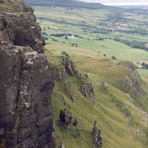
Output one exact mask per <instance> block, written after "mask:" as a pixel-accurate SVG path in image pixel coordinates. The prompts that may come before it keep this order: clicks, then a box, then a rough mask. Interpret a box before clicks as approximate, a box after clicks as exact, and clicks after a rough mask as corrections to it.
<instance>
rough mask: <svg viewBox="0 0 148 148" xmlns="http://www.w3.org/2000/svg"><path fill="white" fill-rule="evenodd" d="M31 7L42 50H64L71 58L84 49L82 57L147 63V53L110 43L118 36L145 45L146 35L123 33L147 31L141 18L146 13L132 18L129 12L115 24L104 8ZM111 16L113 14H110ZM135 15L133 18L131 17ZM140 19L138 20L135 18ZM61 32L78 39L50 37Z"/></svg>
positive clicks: (56, 51)
mask: <svg viewBox="0 0 148 148" xmlns="http://www.w3.org/2000/svg"><path fill="white" fill-rule="evenodd" d="M34 8H35V10H36V11H35V14H36V16H37V18H38V23H39V24H40V25H41V27H42V32H43V34H45V37H46V43H47V46H46V47H47V48H51V50H52V52H54V53H55V54H60V53H61V51H66V52H68V53H69V54H72V55H78V54H82V55H84V52H85V50H86V53H85V55H91V56H101V57H102V56H104V54H105V55H106V56H107V57H108V58H110V57H112V56H115V57H116V58H117V60H130V61H132V62H133V63H134V64H135V65H136V66H137V67H139V68H141V66H140V64H141V63H142V62H145V63H148V52H147V51H145V50H143V49H136V48H132V47H130V46H128V45H126V44H124V43H120V42H117V41H115V40H114V38H116V37H118V38H122V39H124V40H129V41H138V42H139V41H140V42H145V43H146V42H147V40H148V35H147V34H145V35H142V33H143V32H142V31H141V32H140V31H139V33H130V34H128V33H125V32H123V31H127V30H129V31H133V30H142V29H143V30H146V32H147V28H146V25H144V21H145V22H147V17H145V16H146V14H144V13H143V14H142V15H141V14H140V16H139V15H138V14H134V15H133V13H123V16H124V17H123V18H122V19H121V18H120V19H119V20H118V21H117V20H115V14H114V13H115V12H110V11H109V10H108V9H95V10H91V9H84V8H81V9H80V8H75V9H74V8H62V7H42V6H40V7H37V6H36V7H34ZM111 13H113V14H112V15H111ZM136 15H137V17H135V16H136ZM110 16H112V18H114V19H113V20H112V21H110V20H108V19H109V17H110ZM127 16H128V19H129V18H130V17H131V16H134V17H131V18H130V19H131V20H130V19H129V20H128V21H127V20H126V24H125V22H124V21H125V18H127ZM141 17H142V18H143V19H142V20H141V19H138V18H141ZM137 19H138V20H137ZM115 24H117V25H115ZM118 24H120V25H118ZM126 25H127V26H126ZM110 29H111V30H110ZM102 30H103V31H104V32H103V31H102ZM106 30H108V31H106ZM97 31H98V32H97ZM100 31H102V32H100ZM62 33H67V34H68V33H70V34H72V35H79V38H78V39H75V38H74V39H65V37H55V36H52V34H62ZM76 44H77V47H76ZM72 46H73V47H72ZM65 47H66V48H65ZM63 48H65V49H63ZM77 51H78V53H77ZM89 51H90V52H91V54H90V53H89ZM98 52H99V53H98ZM137 63H140V64H137Z"/></svg>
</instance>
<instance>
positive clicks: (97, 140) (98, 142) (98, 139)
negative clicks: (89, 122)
mask: <svg viewBox="0 0 148 148" xmlns="http://www.w3.org/2000/svg"><path fill="white" fill-rule="evenodd" d="M91 134H92V135H93V137H94V147H95V148H101V147H102V142H103V138H102V136H101V130H100V129H98V124H97V121H95V122H94V127H93V130H92V133H91Z"/></svg>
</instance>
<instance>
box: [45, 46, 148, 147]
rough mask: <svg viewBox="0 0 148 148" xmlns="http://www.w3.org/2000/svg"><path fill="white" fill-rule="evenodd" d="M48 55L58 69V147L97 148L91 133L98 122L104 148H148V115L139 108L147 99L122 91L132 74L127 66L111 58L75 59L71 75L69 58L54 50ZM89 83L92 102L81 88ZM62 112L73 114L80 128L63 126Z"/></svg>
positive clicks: (54, 96) (55, 94) (56, 112)
mask: <svg viewBox="0 0 148 148" xmlns="http://www.w3.org/2000/svg"><path fill="white" fill-rule="evenodd" d="M45 53H46V55H47V58H48V60H49V61H50V62H51V63H52V64H53V65H54V68H55V79H56V85H55V87H54V93H53V96H52V98H53V107H54V123H55V138H56V147H59V146H61V145H62V143H63V142H64V144H65V147H70V148H80V147H81V148H90V147H93V137H92V135H91V131H92V128H93V123H94V121H95V120H96V121H97V122H98V125H99V128H100V129H101V131H102V137H103V148H106V147H116V148H141V147H142V146H143V147H145V148H146V147H147V146H148V145H147V144H148V143H147V138H148V137H147V136H148V135H147V129H148V125H147V123H148V121H147V117H148V114H147V113H146V112H144V111H143V110H142V108H141V107H140V105H139V104H138V103H139V102H138V100H140V103H143V102H145V99H144V97H142V95H141V99H139V98H137V97H135V96H134V95H133V97H131V95H132V94H131V92H130V89H128V90H126V92H124V90H123V87H124V88H126V87H127V86H126V85H125V86H124V85H123V86H122V87H121V88H120V86H121V85H120V83H121V82H123V79H125V78H126V76H127V75H128V74H129V73H131V69H129V68H127V67H125V66H123V64H124V63H118V62H117V61H111V60H109V59H107V58H98V57H97V58H91V57H88V56H72V59H73V61H74V62H75V68H74V69H73V75H71V74H69V72H68V71H67V70H66V69H65V64H64V62H63V61H66V60H65V59H66V58H67V57H66V56H65V55H61V56H56V55H54V54H52V53H51V52H50V49H46V52H45ZM125 63H126V62H125ZM128 64H129V65H130V64H131V63H128ZM94 65H95V66H94ZM86 74H87V75H86ZM85 81H90V82H91V83H92V86H93V90H94V98H93V99H90V98H89V99H88V98H86V96H85V95H83V94H82V91H81V87H82V86H83V84H85V83H84V82H85ZM137 83H138V82H137ZM118 84H119V86H118ZM125 84H126V82H125ZM146 86H147V84H146V85H145V84H143V89H145V91H147V90H148V88H147V87H146ZM121 90H122V91H121ZM137 91H138V90H137ZM139 93H141V92H139ZM130 94H131V95H130ZM71 96H72V98H74V100H75V101H74V102H73V101H72V100H71ZM146 96H147V95H145V98H147V97H146ZM147 106H148V103H147V101H146V102H145V104H144V106H143V109H145V110H147ZM61 109H67V110H70V111H71V112H72V115H73V118H75V117H77V119H78V125H77V126H76V127H71V128H69V129H65V128H64V127H62V126H61V124H60V121H59V114H60V110H61Z"/></svg>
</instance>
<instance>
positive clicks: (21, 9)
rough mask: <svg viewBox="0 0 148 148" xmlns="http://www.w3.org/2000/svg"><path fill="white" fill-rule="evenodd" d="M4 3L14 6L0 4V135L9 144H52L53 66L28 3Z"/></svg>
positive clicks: (35, 147)
mask: <svg viewBox="0 0 148 148" xmlns="http://www.w3.org/2000/svg"><path fill="white" fill-rule="evenodd" d="M5 2H6V3H5ZM4 3H5V4H7V5H8V6H12V7H13V8H14V9H13V11H12V12H10V11H9V12H7V11H5V10H4V9H2V8H0V96H1V97H0V102H1V103H0V138H4V139H6V147H8V148H29V147H32V148H40V147H44V148H46V147H47V148H54V138H53V134H52V133H53V109H52V104H51V94H52V91H53V87H54V77H53V67H52V65H51V64H49V63H48V61H47V59H46V56H45V55H44V54H43V52H44V50H43V45H45V43H44V38H43V37H42V34H41V28H40V27H39V25H38V24H37V23H36V18H35V16H34V14H33V9H32V8H31V7H30V6H29V5H28V4H26V3H24V2H23V1H22V0H16V1H8V2H7V1H4Z"/></svg>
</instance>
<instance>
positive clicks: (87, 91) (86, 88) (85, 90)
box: [80, 80, 95, 100]
mask: <svg viewBox="0 0 148 148" xmlns="http://www.w3.org/2000/svg"><path fill="white" fill-rule="evenodd" d="M80 90H81V92H82V94H83V95H84V96H85V97H86V98H87V99H88V100H95V97H94V90H93V85H92V83H91V82H89V80H86V81H84V82H83V85H82V86H81V88H80Z"/></svg>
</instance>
